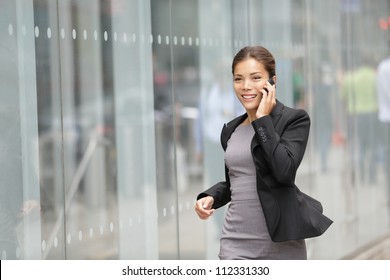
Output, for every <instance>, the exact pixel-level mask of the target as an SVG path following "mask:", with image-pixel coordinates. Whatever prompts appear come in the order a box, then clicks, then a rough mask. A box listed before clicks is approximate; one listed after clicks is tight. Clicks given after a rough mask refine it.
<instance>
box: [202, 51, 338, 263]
mask: <svg viewBox="0 0 390 280" xmlns="http://www.w3.org/2000/svg"><path fill="white" fill-rule="evenodd" d="M232 69H233V76H234V79H233V81H234V90H235V92H236V95H237V98H238V99H239V101H240V102H241V104H242V105H243V107H244V108H245V110H246V113H245V114H243V115H241V116H239V117H237V118H235V119H234V120H232V121H230V122H229V123H227V124H225V125H224V127H223V130H222V135H221V142H222V147H223V148H224V150H225V170H226V173H225V174H226V181H224V182H219V183H217V184H216V185H214V186H213V187H211V188H210V189H208V190H206V191H205V192H203V193H201V194H199V195H198V198H197V199H198V200H197V202H196V204H195V211H196V212H197V214H198V215H199V217H200V218H201V219H207V218H208V217H210V215H212V214H213V213H214V211H215V209H217V208H219V207H221V206H223V205H225V204H227V203H228V202H230V204H229V207H228V210H227V213H226V216H225V222H224V225H223V229H222V237H221V242H220V252H219V258H220V259H307V253H306V244H305V238H309V237H314V236H318V235H321V234H322V233H323V232H324V231H325V230H326V229H327V228H328V227H329V226H330V225H331V223H332V221H331V220H330V219H328V218H327V217H326V216H324V215H323V214H322V206H321V204H320V203H319V202H318V201H316V200H315V199H313V198H311V197H309V196H307V195H306V194H304V193H302V192H300V191H299V189H298V188H297V186H296V185H295V176H296V172H297V169H298V167H299V165H300V163H301V161H302V158H303V155H304V153H305V149H306V144H307V140H308V136H309V129H310V119H309V116H308V114H307V113H306V112H305V111H304V110H301V109H300V110H298V109H292V108H289V107H286V106H284V105H283V104H282V103H281V102H279V101H277V99H276V88H275V85H272V84H271V83H270V82H269V79H270V78H271V81H276V75H275V60H274V58H273V56H272V54H271V53H270V52H269V51H268V50H267V49H265V48H264V47H261V46H255V47H245V48H243V49H241V50H240V51H239V52H238V53H237V55H236V56H235V58H234V60H233V66H232ZM250 124H251V125H250Z"/></svg>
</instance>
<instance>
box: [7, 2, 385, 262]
mask: <svg viewBox="0 0 390 280" xmlns="http://www.w3.org/2000/svg"><path fill="white" fill-rule="evenodd" d="M22 2H23V3H22ZM168 2H169V3H168ZM242 2H243V3H241V2H240V3H238V2H237V1H233V0H216V1H211V2H210V1H206V0H198V1H187V0H186V1H168V0H162V1H161V0H158V1H157V0H151V1H124V0H123V1H122V0H104V1H103V0H102V1H96V0H84V1H40V0H36V1H32V0H27V1H13V0H4V1H2V4H1V5H2V8H1V9H0V37H1V38H2V40H1V41H0V62H1V63H0V113H1V114H2V118H1V120H2V121H0V129H1V131H2V137H1V139H2V140H1V141H2V142H1V145H0V155H1V156H2V159H3V160H2V164H1V166H2V168H1V172H2V173H1V174H2V176H1V178H2V179H1V181H0V182H1V190H0V191H1V197H2V198H1V199H2V201H4V203H2V204H1V205H0V242H8V241H10V240H11V239H12V238H13V239H12V240H14V241H15V240H17V241H18V244H17V245H16V243H15V242H14V244H12V245H13V246H14V247H15V246H16V248H14V249H9V248H10V247H7V248H6V246H4V247H2V248H1V249H0V254H1V258H2V259H6V258H18V257H20V258H22V259H90V258H97V259H159V258H160V259H176V258H182V259H194V258H196V259H203V258H212V255H210V252H208V247H207V244H210V243H211V242H213V241H214V240H213V239H211V238H212V237H210V236H209V235H208V234H207V232H208V231H207V227H208V223H204V222H202V221H200V220H198V219H197V217H196V216H195V215H194V213H193V204H194V199H195V197H196V194H197V193H199V192H200V191H201V190H202V189H203V188H204V187H205V185H207V184H209V183H211V181H212V180H214V178H213V176H212V175H215V174H216V170H221V166H215V165H216V164H215V163H213V162H214V160H215V159H217V157H216V156H214V155H215V154H217V155H218V156H219V157H220V158H219V159H222V157H221V156H222V154H221V153H222V150H221V149H220V147H219V144H218V134H219V132H220V129H221V128H222V125H223V122H226V121H227V120H228V119H229V118H231V117H232V114H237V113H236V112H233V111H234V110H231V111H229V110H227V109H226V108H230V109H231V108H232V105H231V104H233V102H234V98H233V99H230V98H229V97H227V96H224V95H219V94H220V93H230V94H231V93H232V92H230V91H229V90H231V82H232V81H231V76H230V75H231V69H230V61H231V59H232V57H233V55H234V53H235V52H236V51H237V50H238V49H239V48H241V47H242V46H244V45H248V44H263V45H265V46H266V47H268V48H269V49H270V50H271V51H272V52H273V53H274V54H275V56H276V59H277V73H278V78H279V79H278V83H277V89H278V92H277V94H278V98H280V99H281V101H283V102H284V103H285V104H287V105H292V106H294V105H296V106H298V104H299V106H300V107H303V108H305V109H307V110H308V112H309V114H310V115H311V118H312V119H313V120H314V121H313V122H312V124H313V131H316V135H322V134H321V133H320V132H321V131H322V132H323V130H322V129H323V128H322V127H321V125H320V124H321V123H324V122H323V121H324V120H327V118H328V117H329V115H328V114H327V112H322V113H320V111H319V110H317V108H318V106H321V102H319V103H316V102H318V100H321V98H320V97H319V96H318V94H319V93H320V92H321V94H327V91H326V90H324V88H326V87H322V88H320V85H318V83H317V81H320V80H321V78H319V77H318V75H320V74H318V73H317V70H316V69H320V67H321V64H322V62H323V61H329V65H332V71H333V74H334V75H332V76H334V77H335V78H337V77H339V73H344V72H347V71H349V70H351V68H352V66H353V65H356V60H357V59H358V58H359V57H360V56H361V55H362V54H369V57H370V55H371V56H372V57H374V56H375V59H379V58H381V56H382V55H383V56H384V55H385V40H384V38H383V37H384V36H383V34H382V33H380V32H381V31H380V30H378V27H377V25H376V23H377V19H378V18H379V17H381V16H382V14H383V13H385V12H388V13H389V14H390V7H389V3H388V1H385V0H378V1H376V5H372V4H371V2H370V1H368V0H367V1H365V0H361V1H342V3H343V5H342V9H340V2H339V1H336V0H332V1H301V0H290V1H281V0H277V1H242ZM350 4H353V9H349V8H348V7H349V6H348V5H350ZM356 5H357V6H356ZM271 10H277V11H278V13H277V16H276V17H275V14H274V13H273V14H271V13H269V11H271ZM328 11H329V12H328ZM362 15H364V16H362ZM346 23H347V24H346ZM347 27H348V28H347ZM355 28H356V29H355ZM361 30H364V32H360V31H361ZM352 34H353V36H352ZM361 34H363V35H364V36H363V35H361ZM335 42H337V44H335ZM218 61H227V65H222V66H218V65H219V64H218ZM297 61H299V63H296V62H297ZM216 65H217V66H218V67H216V68H214V66H216ZM218 73H223V75H222V76H223V77H224V79H223V82H222V85H219V87H220V88H222V87H223V88H224V89H223V90H221V91H218V90H217V89H218V87H214V88H213V87H212V85H216V84H217V83H216V81H215V77H217V75H218ZM297 74H299V75H301V76H300V77H301V78H300V79H299V89H303V90H301V91H299V95H296V96H295V97H294V90H295V89H296V88H294V82H295V85H297V83H296V80H294V77H297ZM327 86H330V85H329V84H327ZM331 86H332V87H333V95H332V98H331V100H327V101H329V105H330V106H331V107H332V110H333V111H332V112H335V113H339V112H338V108H339V107H337V108H336V106H339V100H340V97H341V91H340V84H339V83H338V82H337V81H336V80H335V81H333V84H332V85H331ZM210 89H213V90H210ZM203 93H204V94H205V95H202V94H203ZM230 96H231V95H230ZM233 96H234V95H233ZM209 98H211V99H212V100H213V102H212V103H210V104H214V105H211V107H209V109H211V112H213V109H214V110H215V112H217V111H218V110H219V109H222V111H223V112H224V113H226V114H225V115H224V116H225V117H224V118H220V119H219V118H217V117H216V116H215V115H208V114H206V113H205V112H206V111H204V110H203V109H204V106H205V105H206V104H207V102H205V100H209ZM298 99H299V100H298ZM294 102H296V103H294ZM199 104H201V105H202V106H200V107H199ZM233 107H234V106H233ZM321 109H323V107H321ZM353 113H356V112H353ZM339 115H342V113H339ZM352 115H353V114H352ZM353 116H354V115H353ZM199 121H202V123H203V124H204V125H203V126H201V131H200V134H197V133H196V124H197V123H199ZM353 121H354V122H355V124H356V125H357V126H359V125H361V124H363V121H362V120H360V119H358V118H354V119H353ZM338 122H340V127H346V126H347V121H346V120H345V119H344V118H342V117H341V118H338ZM206 127H208V128H207V129H206ZM209 128H210V130H209ZM209 132H211V134H212V135H216V137H214V140H216V141H214V143H213V144H214V145H213V146H211V145H208V148H207V149H208V151H204V153H203V160H199V158H197V149H196V147H197V146H196V144H197V143H200V142H201V143H206V142H207V143H208V144H210V142H208V140H206V134H207V133H209ZM211 134H209V135H211ZM197 135H202V137H201V141H200V142H197V140H196V137H197ZM348 137H350V138H351V139H347V140H348V143H357V142H359V141H360V140H362V139H360V138H361V136H359V135H348ZM386 145H388V144H387V143H386ZM385 148H386V147H385ZM218 149H219V150H218ZM317 152H318V151H317V150H315V146H313V145H312V146H309V149H308V150H307V154H306V155H305V160H304V162H303V163H302V167H301V172H300V173H299V174H298V177H297V180H298V181H299V185H300V187H301V188H302V189H303V190H306V191H308V192H312V194H313V195H314V196H315V197H318V198H319V199H320V200H321V201H322V202H323V205H324V207H325V211H326V212H327V214H328V215H329V216H330V217H333V218H334V219H335V220H337V219H339V220H338V221H336V223H335V225H334V227H333V228H332V229H331V230H330V231H329V232H328V233H327V234H326V235H324V236H323V237H321V238H318V239H314V240H312V241H310V242H309V243H308V245H309V246H310V248H309V251H310V252H311V253H310V255H309V257H311V258H313V259H321V258H328V259H334V258H341V257H343V256H345V255H347V254H349V253H351V252H353V251H354V250H355V249H356V248H357V247H360V246H362V245H364V244H365V243H368V242H369V241H371V240H374V239H375V238H376V237H378V236H379V235H382V234H384V233H386V232H388V225H385V224H383V223H381V222H380V221H381V219H382V218H384V217H383V215H384V214H382V213H387V212H385V211H382V210H383V208H384V207H387V206H384V203H382V200H383V197H384V196H382V193H383V192H384V185H383V180H382V179H383V175H384V174H383V171H382V169H381V168H378V178H377V179H378V180H377V182H376V183H375V184H373V185H371V186H370V188H362V189H360V188H355V187H356V185H353V184H356V182H353V181H350V180H347V179H345V178H349V177H350V172H352V171H351V170H350V168H349V167H350V166H349V165H348V164H349V163H348V161H347V160H346V159H348V158H350V155H351V153H352V151H351V150H347V149H343V148H342V147H341V148H340V147H334V146H332V145H330V146H329V147H328V149H327V163H328V172H326V173H321V172H319V168H318V167H317V165H316V160H315V158H316V157H315V156H314V155H315V154H316V153H317ZM209 163H210V164H209ZM379 163H380V160H379ZM219 177H221V176H219ZM328 182H332V183H331V184H330V183H328ZM346 183H348V184H351V190H352V193H351V194H349V195H348V199H350V200H353V201H354V204H355V205H356V208H355V209H354V211H355V212H356V213H352V214H354V215H360V216H359V223H360V224H359V226H360V227H363V228H365V231H364V232H363V231H360V230H359V231H358V230H355V229H356V226H357V224H354V221H352V222H351V221H349V220H348V219H347V218H348V217H347V214H350V213H345V212H344V210H342V209H344V205H343V203H344V201H345V200H346V199H344V198H343V199H340V200H338V199H335V197H343V196H344V195H345V193H343V187H342V186H344V185H345V184H346ZM359 186H361V185H359ZM363 186H364V183H363ZM364 197H371V198H372V201H375V203H371V202H370V201H369V202H366V203H364V205H363V204H359V203H357V202H358V201H361V199H362V198H364ZM7 204H9V205H12V207H15V208H13V209H11V206H8V205H7ZM9 213H12V214H11V215H8V216H7V214H9ZM39 213H40V215H39ZM367 213H370V215H369V216H370V217H369V218H367V217H368V216H367V215H368V214H367ZM347 220H348V223H347V222H346V221H347ZM10 221H12V223H11V222H10ZM351 223H352V225H351ZM10 225H11V226H10ZM5 228H7V230H5ZM366 229H367V230H366ZM8 230H9V231H8ZM216 230H217V229H216ZM10 232H13V233H14V235H13V236H12V237H11V233H10ZM344 234H345V235H344ZM336 237H337V238H336ZM334 240H337V241H336V243H337V244H334V242H335V241H334ZM330 243H331V244H332V246H327V245H329V244H330ZM335 245H336V246H335ZM5 248H6V249H5ZM334 248H337V249H334ZM10 251H12V252H10Z"/></svg>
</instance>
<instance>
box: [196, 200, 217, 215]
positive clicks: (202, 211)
mask: <svg viewBox="0 0 390 280" xmlns="http://www.w3.org/2000/svg"><path fill="white" fill-rule="evenodd" d="M213 204H214V198H213V197H212V196H206V197H202V198H201V199H198V200H197V201H196V203H195V212H196V214H198V216H199V218H201V219H202V220H207V219H208V218H209V217H210V216H211V215H212V214H213V213H214V211H215V209H213V208H212V207H213Z"/></svg>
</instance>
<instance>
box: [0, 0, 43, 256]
mask: <svg viewBox="0 0 390 280" xmlns="http://www.w3.org/2000/svg"><path fill="white" fill-rule="evenodd" d="M32 11H33V10H32V1H24V2H23V3H22V1H3V2H2V9H1V11H0V26H1V28H0V38H1V43H0V61H1V63H0V104H1V105H0V112H1V114H0V115H1V117H0V129H1V131H2V137H1V139H2V140H1V145H0V155H1V157H2V159H3V160H2V161H1V167H0V170H1V171H0V172H1V182H0V192H1V193H0V199H1V203H0V254H1V259H19V258H20V259H40V258H41V242H40V235H41V228H40V224H41V215H40V212H41V211H40V209H41V207H40V189H39V171H40V170H39V158H38V143H39V142H38V129H37V128H38V126H37V123H38V120H37V99H36V90H37V86H36V82H35V63H36V61H35V55H34V51H35V45H34V35H33V33H32V30H33V22H34V20H33V13H32Z"/></svg>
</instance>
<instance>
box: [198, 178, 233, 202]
mask: <svg viewBox="0 0 390 280" xmlns="http://www.w3.org/2000/svg"><path fill="white" fill-rule="evenodd" d="M206 196H212V197H213V198H214V204H213V208H214V209H218V208H220V207H222V206H224V205H225V204H227V203H228V202H229V201H230V199H231V197H230V186H228V183H227V182H226V181H222V182H219V183H217V184H215V185H214V186H212V187H211V188H209V189H208V190H206V191H204V192H202V193H200V194H199V195H198V197H197V200H198V199H201V198H202V197H206Z"/></svg>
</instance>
